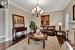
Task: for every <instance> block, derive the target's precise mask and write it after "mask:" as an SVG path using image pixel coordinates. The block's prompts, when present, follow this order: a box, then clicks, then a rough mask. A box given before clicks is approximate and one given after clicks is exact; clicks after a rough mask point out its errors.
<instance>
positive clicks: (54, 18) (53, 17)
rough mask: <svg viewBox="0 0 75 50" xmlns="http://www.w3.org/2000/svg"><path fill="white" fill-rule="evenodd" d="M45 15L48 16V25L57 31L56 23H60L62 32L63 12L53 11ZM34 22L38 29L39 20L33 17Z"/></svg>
mask: <svg viewBox="0 0 75 50" xmlns="http://www.w3.org/2000/svg"><path fill="white" fill-rule="evenodd" d="M47 14H48V15H49V22H50V23H49V24H50V25H54V26H56V28H57V29H58V23H60V22H61V23H62V26H63V30H64V22H65V21H64V14H63V11H54V12H47ZM34 21H35V23H36V25H37V26H38V27H40V26H41V18H40V16H39V17H36V16H34Z"/></svg>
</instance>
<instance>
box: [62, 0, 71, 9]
mask: <svg viewBox="0 0 75 50" xmlns="http://www.w3.org/2000/svg"><path fill="white" fill-rule="evenodd" d="M71 1H72V0H68V2H67V3H66V4H65V5H64V7H63V10H64V9H65V8H66V7H67V6H68V4H69V3H70V2H71Z"/></svg>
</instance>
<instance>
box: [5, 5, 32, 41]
mask: <svg viewBox="0 0 75 50" xmlns="http://www.w3.org/2000/svg"><path fill="white" fill-rule="evenodd" d="M12 14H17V15H21V16H24V18H25V26H26V27H27V31H29V22H30V21H31V18H32V15H30V14H28V13H27V12H25V11H24V10H22V9H20V8H18V7H16V6H14V5H11V4H9V8H8V16H7V20H6V21H7V22H6V24H7V28H6V30H7V31H6V41H8V40H11V39H12V28H13V24H12Z"/></svg>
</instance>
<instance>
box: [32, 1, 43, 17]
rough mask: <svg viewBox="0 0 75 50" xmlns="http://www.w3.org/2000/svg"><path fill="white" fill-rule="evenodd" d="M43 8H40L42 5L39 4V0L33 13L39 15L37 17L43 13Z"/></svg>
mask: <svg viewBox="0 0 75 50" xmlns="http://www.w3.org/2000/svg"><path fill="white" fill-rule="evenodd" d="M43 11H44V10H43V9H42V8H40V6H39V4H38V0H37V5H36V7H34V8H33V9H32V14H33V15H37V17H38V15H42V14H43Z"/></svg>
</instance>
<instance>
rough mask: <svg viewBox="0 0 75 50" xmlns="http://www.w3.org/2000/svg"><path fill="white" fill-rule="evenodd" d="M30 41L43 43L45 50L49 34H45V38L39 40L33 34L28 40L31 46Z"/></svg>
mask: <svg viewBox="0 0 75 50" xmlns="http://www.w3.org/2000/svg"><path fill="white" fill-rule="evenodd" d="M30 39H32V40H35V41H42V42H43V48H45V40H47V34H44V37H42V38H37V37H35V36H34V34H31V35H30V36H29V38H28V44H30Z"/></svg>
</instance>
